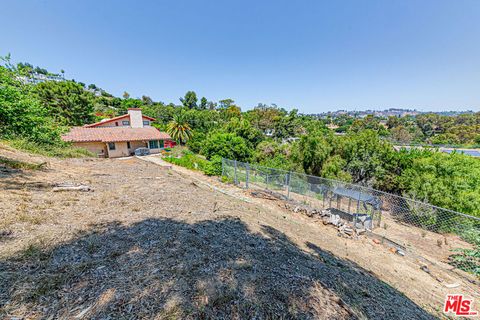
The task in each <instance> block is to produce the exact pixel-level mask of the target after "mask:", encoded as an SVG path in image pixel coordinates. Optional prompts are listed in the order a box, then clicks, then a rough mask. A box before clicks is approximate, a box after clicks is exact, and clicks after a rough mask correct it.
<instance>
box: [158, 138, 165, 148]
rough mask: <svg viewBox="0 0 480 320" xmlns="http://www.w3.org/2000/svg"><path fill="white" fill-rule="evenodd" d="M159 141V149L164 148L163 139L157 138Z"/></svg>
mask: <svg viewBox="0 0 480 320" xmlns="http://www.w3.org/2000/svg"><path fill="white" fill-rule="evenodd" d="M159 142H160V149H163V148H165V144H164V141H163V140H159Z"/></svg>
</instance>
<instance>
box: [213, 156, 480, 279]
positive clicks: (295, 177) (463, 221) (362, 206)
mask: <svg viewBox="0 0 480 320" xmlns="http://www.w3.org/2000/svg"><path fill="white" fill-rule="evenodd" d="M222 175H223V176H224V177H225V178H226V179H227V180H229V181H231V182H232V183H234V184H235V185H237V186H239V187H242V188H246V189H260V190H269V191H270V192H273V193H275V194H277V195H278V196H281V197H283V198H284V199H287V200H289V201H295V202H298V203H301V204H303V205H306V206H309V207H312V208H315V209H319V210H328V211H329V212H333V213H334V214H338V215H340V216H341V217H342V219H344V220H346V221H348V222H349V224H350V225H351V226H353V227H354V228H365V229H367V230H369V231H372V232H374V233H375V234H377V235H380V236H382V237H384V238H388V239H389V240H391V241H392V242H393V243H396V244H399V245H400V246H402V248H404V249H407V248H408V250H409V251H412V252H418V253H422V252H427V253H429V254H432V251H434V252H435V253H436V255H437V256H438V257H439V260H441V262H442V263H445V264H446V266H448V267H451V266H453V267H456V268H458V269H460V270H463V271H466V272H468V273H471V274H475V275H476V276H477V277H480V251H479V250H480V248H479V247H480V218H478V217H474V216H470V215H466V214H463V213H460V212H455V211H452V210H449V209H445V208H440V207H436V206H433V205H430V204H427V203H424V202H421V201H417V200H414V199H409V198H405V197H402V196H399V195H394V194H390V193H386V192H383V191H379V190H375V189H372V188H369V187H365V186H360V185H356V184H351V183H345V182H341V181H336V180H330V179H325V178H321V177H316V176H310V175H306V174H302V173H297V172H290V171H285V170H280V169H274V168H268V167H263V166H259V165H254V164H249V163H244V162H240V161H236V160H229V159H223V160H222ZM451 239H453V240H452V241H454V243H449V241H450V240H451ZM450 242H451V241H450ZM442 257H443V258H442Z"/></svg>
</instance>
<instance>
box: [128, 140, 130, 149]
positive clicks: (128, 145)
mask: <svg viewBox="0 0 480 320" xmlns="http://www.w3.org/2000/svg"><path fill="white" fill-rule="evenodd" d="M127 149H130V141H127Z"/></svg>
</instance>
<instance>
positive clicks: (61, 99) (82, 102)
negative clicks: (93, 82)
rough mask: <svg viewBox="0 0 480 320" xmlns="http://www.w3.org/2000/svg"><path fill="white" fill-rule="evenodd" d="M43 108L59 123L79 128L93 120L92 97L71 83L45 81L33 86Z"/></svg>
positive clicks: (80, 86) (78, 85) (82, 88)
mask: <svg viewBox="0 0 480 320" xmlns="http://www.w3.org/2000/svg"><path fill="white" fill-rule="evenodd" d="M35 92H36V95H37V97H38V98H39V99H40V101H41V103H42V104H43V106H44V107H45V108H46V109H47V110H48V111H49V113H50V115H51V116H52V117H53V118H55V120H56V121H57V122H59V123H62V124H65V125H70V126H81V125H84V124H86V123H90V122H92V121H93V119H94V115H93V106H94V95H93V94H92V93H91V92H89V91H87V90H85V88H84V87H83V86H82V85H81V84H79V83H75V82H73V81H60V82H57V81H46V82H42V83H39V84H38V85H36V86H35Z"/></svg>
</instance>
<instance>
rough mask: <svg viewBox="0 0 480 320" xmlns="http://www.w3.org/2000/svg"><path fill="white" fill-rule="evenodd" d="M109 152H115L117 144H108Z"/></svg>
mask: <svg viewBox="0 0 480 320" xmlns="http://www.w3.org/2000/svg"><path fill="white" fill-rule="evenodd" d="M108 150H115V142H109V143H108Z"/></svg>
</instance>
